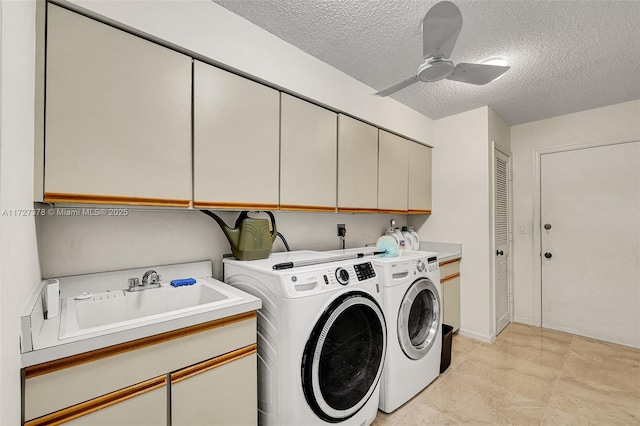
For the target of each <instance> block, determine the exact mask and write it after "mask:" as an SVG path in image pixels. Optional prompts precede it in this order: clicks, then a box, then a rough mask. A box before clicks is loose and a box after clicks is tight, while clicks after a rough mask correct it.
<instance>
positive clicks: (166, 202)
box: [44, 192, 191, 207]
mask: <svg viewBox="0 0 640 426" xmlns="http://www.w3.org/2000/svg"><path fill="white" fill-rule="evenodd" d="M44 202H45V203H72V204H118V205H135V206H165V207H189V205H190V203H191V201H190V200H179V199H166V198H146V197H124V196H119V195H96V194H66V193H61V192H45V193H44Z"/></svg>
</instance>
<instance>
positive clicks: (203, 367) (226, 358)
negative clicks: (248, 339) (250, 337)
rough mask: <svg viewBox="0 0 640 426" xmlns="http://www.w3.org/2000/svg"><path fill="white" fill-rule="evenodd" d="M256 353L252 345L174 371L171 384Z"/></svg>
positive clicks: (255, 346) (254, 345)
mask: <svg viewBox="0 0 640 426" xmlns="http://www.w3.org/2000/svg"><path fill="white" fill-rule="evenodd" d="M257 351H258V345H257V344H255V343H254V344H253V345H249V346H245V347H244V348H240V349H236V350H235V351H231V352H228V353H226V354H224V355H220V356H217V357H215V358H212V359H209V360H207V361H203V362H201V363H198V364H195V365H192V366H191V367H187V368H183V369H182V370H179V371H176V372H175V373H171V384H174V383H178V382H180V381H182V380H185V379H188V378H189V377H193V376H196V375H198V374H200V373H204V372H206V371H209V370H213V369H214V368H216V367H220V366H222V365H224V364H228V363H230V362H233V361H235V360H237V359H240V358H244V357H245V356H249V355H251V354H255V353H257Z"/></svg>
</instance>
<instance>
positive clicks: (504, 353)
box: [373, 323, 640, 426]
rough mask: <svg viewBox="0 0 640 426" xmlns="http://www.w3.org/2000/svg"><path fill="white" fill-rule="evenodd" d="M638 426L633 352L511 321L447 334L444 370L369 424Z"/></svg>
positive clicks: (637, 368) (638, 385) (636, 353)
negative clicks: (472, 333) (489, 339)
mask: <svg viewBox="0 0 640 426" xmlns="http://www.w3.org/2000/svg"><path fill="white" fill-rule="evenodd" d="M451 424H474V425H475V424H478V425H499V424H512V425H607V426H608V425H640V350H638V349H632V348H628V347H625V346H619V345H614V344H611V343H606V342H602V341H599V340H593V339H588V338H585V337H581V336H574V335H572V334H567V333H561V332H558V331H553V330H547V329H542V328H539V327H532V326H528V325H524V324H518V323H512V324H509V326H507V328H506V329H505V330H504V331H503V332H502V333H500V335H499V336H498V338H497V339H496V341H495V342H494V343H492V344H486V343H481V342H479V341H476V340H473V339H470V338H467V337H464V336H458V335H454V337H453V345H452V360H451V366H450V367H449V368H448V369H447V371H445V372H444V374H442V375H441V376H440V377H438V378H437V379H436V380H435V381H434V382H433V383H431V384H430V385H429V386H428V387H427V388H426V389H425V390H423V391H422V392H421V393H420V394H418V395H417V396H416V397H414V398H413V399H412V400H410V401H409V402H407V403H406V404H405V405H403V406H402V407H400V408H399V409H398V410H396V411H395V412H393V413H392V414H385V413H383V412H381V411H379V412H378V416H377V417H376V420H375V422H374V423H373V426H392V425H399V426H410V425H451Z"/></svg>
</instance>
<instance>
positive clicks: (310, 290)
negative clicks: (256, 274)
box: [284, 262, 377, 297]
mask: <svg viewBox="0 0 640 426" xmlns="http://www.w3.org/2000/svg"><path fill="white" fill-rule="evenodd" d="M330 265H331V264H330V263H329V264H327V266H325V267H324V268H322V269H318V270H315V271H300V272H293V273H288V274H285V275H284V280H285V283H286V284H287V289H286V292H287V293H288V294H289V296H292V297H303V296H306V295H309V294H314V293H318V292H322V291H326V290H336V289H338V288H342V287H345V286H350V285H357V284H359V283H361V282H363V281H369V280H373V279H376V277H377V275H376V272H375V270H374V269H373V265H372V264H371V262H364V263H358V264H343V265H342V266H336V265H335V264H334V265H333V266H330Z"/></svg>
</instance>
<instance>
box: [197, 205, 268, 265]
mask: <svg viewBox="0 0 640 426" xmlns="http://www.w3.org/2000/svg"><path fill="white" fill-rule="evenodd" d="M200 211H201V212H202V213H204V214H206V215H207V216H209V217H211V218H213V219H214V220H215V221H216V222H218V225H220V228H221V229H222V231H223V232H224V235H225V236H226V237H227V240H229V245H231V252H232V253H233V256H234V257H235V258H236V259H238V260H256V259H266V258H267V257H269V254H271V247H272V246H273V242H274V241H275V240H276V238H277V236H278V230H277V229H276V219H275V217H273V213H271V212H269V211H265V213H266V214H268V215H269V217H270V218H271V230H269V221H268V220H267V219H255V218H252V217H249V212H248V211H243V212H240V216H238V219H236V226H235V228H233V229H231V228H229V227H228V226H227V225H226V224H225V223H224V221H223V220H222V219H220V217H219V216H218V215H216V214H215V213H213V212H210V211H209V210H200Z"/></svg>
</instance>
